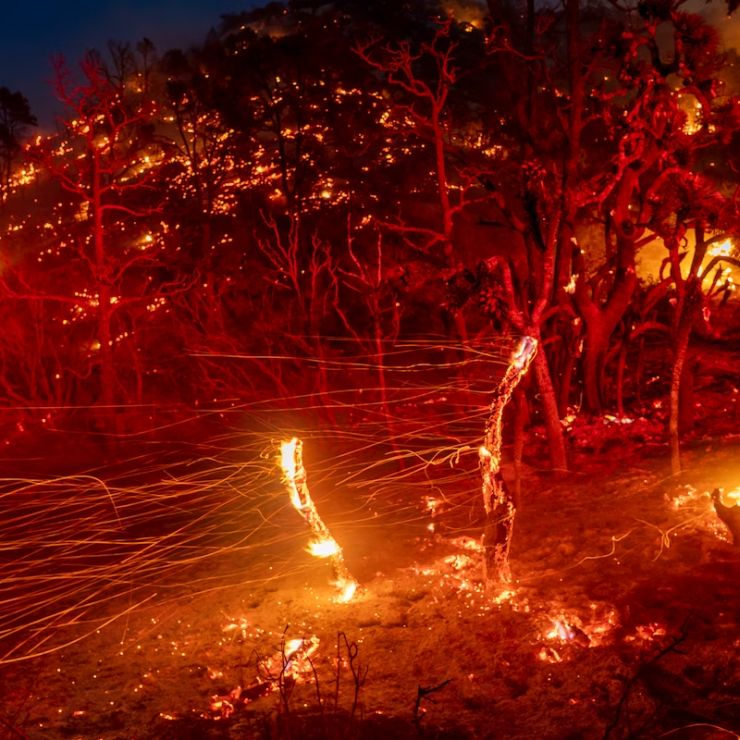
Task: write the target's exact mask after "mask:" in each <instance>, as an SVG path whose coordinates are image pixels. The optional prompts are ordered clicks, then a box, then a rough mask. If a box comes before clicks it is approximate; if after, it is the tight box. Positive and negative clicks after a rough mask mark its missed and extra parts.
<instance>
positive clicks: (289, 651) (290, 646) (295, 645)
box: [285, 637, 304, 658]
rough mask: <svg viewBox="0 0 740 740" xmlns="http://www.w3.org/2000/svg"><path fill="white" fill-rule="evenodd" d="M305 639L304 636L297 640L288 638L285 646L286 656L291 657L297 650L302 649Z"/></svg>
mask: <svg viewBox="0 0 740 740" xmlns="http://www.w3.org/2000/svg"><path fill="white" fill-rule="evenodd" d="M303 643H304V640H303V638H302V637H299V638H297V639H295V640H288V643H287V644H286V646H285V657H286V658H290V656H291V655H293V653H295V652H296V651H297V650H300V649H301V648H302V647H303Z"/></svg>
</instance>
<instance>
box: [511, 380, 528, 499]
mask: <svg viewBox="0 0 740 740" xmlns="http://www.w3.org/2000/svg"><path fill="white" fill-rule="evenodd" d="M514 403H515V404H516V409H515V414H514V505H515V506H517V507H519V506H520V505H521V501H522V455H523V453H524V430H525V428H526V427H527V424H528V422H529V406H528V405H527V394H526V393H525V392H524V391H523V390H521V388H519V389H517V390H516V391H515V393H514Z"/></svg>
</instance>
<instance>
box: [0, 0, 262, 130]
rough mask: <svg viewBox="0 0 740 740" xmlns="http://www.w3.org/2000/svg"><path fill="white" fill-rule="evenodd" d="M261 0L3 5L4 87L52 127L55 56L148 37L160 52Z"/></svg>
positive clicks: (0, 69) (40, 0) (193, 39)
mask: <svg viewBox="0 0 740 740" xmlns="http://www.w3.org/2000/svg"><path fill="white" fill-rule="evenodd" d="M262 4H264V3H262V2H259V0H71V1H70V2H62V1H60V0H37V1H36V2H33V1H31V2H10V3H7V4H4V7H3V22H2V25H1V26H0V87H1V86H5V87H8V88H10V90H11V91H15V90H20V91H21V92H22V93H23V94H24V95H25V96H26V97H27V98H28V99H29V101H30V103H31V108H32V111H33V113H34V114H35V115H36V116H37V117H38V118H39V122H40V123H41V124H42V125H43V126H45V127H49V126H51V125H52V122H53V120H54V114H55V112H58V111H59V105H58V103H57V101H56V100H55V99H54V97H53V95H52V93H51V90H50V88H49V86H48V84H47V83H46V81H47V80H49V79H50V77H51V63H50V58H51V56H52V55H54V54H57V53H59V52H61V53H63V54H64V55H65V56H66V57H67V58H68V60H69V61H76V60H78V59H80V58H81V57H82V56H83V55H84V53H85V50H86V49H88V48H98V49H100V50H101V51H104V50H105V47H106V44H107V42H108V40H109V39H116V40H120V41H130V42H132V44H135V43H136V42H137V41H139V40H141V38H143V37H144V36H147V37H148V38H150V39H151V40H152V41H153V42H154V44H155V45H156V47H157V51H158V52H159V53H162V52H164V51H166V50H167V49H170V48H173V47H184V48H187V47H188V46H189V45H190V44H193V43H198V42H200V41H202V40H203V39H204V38H205V35H206V34H207V33H208V30H209V29H210V28H211V27H212V26H217V25H218V23H219V20H220V16H221V14H223V13H230V12H236V11H240V10H245V9H249V8H251V7H255V6H259V5H262Z"/></svg>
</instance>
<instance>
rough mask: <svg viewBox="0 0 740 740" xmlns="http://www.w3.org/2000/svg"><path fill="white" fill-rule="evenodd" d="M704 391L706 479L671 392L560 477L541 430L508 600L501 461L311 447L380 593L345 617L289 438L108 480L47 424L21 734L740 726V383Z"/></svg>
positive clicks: (5, 693) (9, 602)
mask: <svg viewBox="0 0 740 740" xmlns="http://www.w3.org/2000/svg"><path fill="white" fill-rule="evenodd" d="M702 382H704V385H703V386H702V385H701V383H702ZM698 392H699V399H700V404H701V405H700V406H699V421H698V425H697V429H696V431H695V432H694V434H693V435H692V436H691V437H690V438H688V439H687V440H686V447H685V450H684V466H685V469H686V472H685V473H684V474H682V476H681V477H680V478H675V477H671V476H670V475H669V461H668V457H667V445H666V444H665V439H664V437H663V431H662V430H663V427H662V424H663V419H662V416H661V414H662V412H661V410H660V408H661V405H660V403H657V404H653V406H652V411H650V413H648V412H647V411H646V412H645V413H644V414H643V415H641V416H638V415H635V416H634V417H632V418H634V421H632V422H630V423H622V422H620V421H617V420H614V419H610V418H599V419H595V420H591V421H587V420H585V419H581V418H576V419H575V420H573V421H572V422H571V429H570V431H569V444H570V454H571V460H572V467H573V472H572V473H571V474H569V475H568V476H567V477H564V478H562V479H560V480H557V479H554V478H553V477H552V476H551V475H550V474H549V473H547V472H546V471H545V470H543V467H544V465H543V464H542V460H544V459H545V457H546V455H545V451H544V448H543V447H542V446H541V443H540V442H539V441H538V439H539V437H538V430H537V429H536V428H535V429H534V430H532V431H531V433H530V437H529V440H528V445H527V451H526V453H525V465H524V475H523V480H522V492H521V497H520V501H519V508H518V513H517V519H516V526H515V534H514V542H513V547H512V570H513V574H514V579H515V582H514V584H513V585H512V590H511V592H510V593H503V594H498V595H497V596H495V598H494V596H493V595H490V594H489V595H486V594H484V593H483V591H482V589H481V580H482V572H481V553H480V549H479V544H478V543H479V539H480V534H481V527H482V520H481V511H480V502H479V500H478V498H477V495H478V491H479V486H480V481H479V477H478V471H477V460H476V455H475V450H474V449H463V448H464V446H461V447H460V448H458V450H462V451H461V452H460V454H459V455H458V454H454V452H455V450H454V449H449V450H445V451H444V452H443V453H442V452H440V453H438V454H437V456H436V458H435V464H434V465H431V464H427V465H425V466H422V468H420V469H411V468H409V470H408V471H406V472H404V471H400V472H396V473H395V474H393V475H389V474H387V472H386V473H384V472H383V471H382V470H381V469H379V468H376V467H373V460H374V459H376V458H378V457H382V451H381V450H376V449H373V448H370V449H364V450H359V451H358V452H357V454H356V455H355V456H354V458H353V459H354V460H355V461H356V460H357V459H362V461H363V463H362V466H361V467H359V468H358V467H355V468H352V467H351V465H354V464H355V462H352V464H351V465H350V463H347V460H349V459H350V458H351V457H352V456H349V457H347V456H346V455H344V454H342V455H337V449H338V446H337V445H333V444H332V442H331V440H329V439H326V438H324V439H318V438H316V439H311V438H310V437H309V438H307V439H306V440H305V445H306V450H307V455H306V467H307V470H308V476H309V478H308V482H309V487H310V489H311V492H312V495H313V497H314V499H315V501H316V505H317V507H318V509H319V510H320V511H321V512H322V514H323V516H324V518H325V521H326V523H327V524H328V526H329V528H330V530H331V532H332V534H333V535H334V537H335V538H336V540H337V541H338V542H339V543H340V544H341V545H342V546H343V548H344V554H345V557H346V561H347V564H348V566H349V568H350V570H351V571H352V573H353V574H354V576H355V577H356V578H357V580H358V581H359V582H360V584H361V591H360V592H359V593H358V595H357V596H356V597H355V599H354V600H352V601H351V602H350V603H346V604H344V603H336V602H335V601H334V596H335V590H334V589H333V587H332V586H331V584H330V582H329V581H330V579H331V573H330V567H329V565H328V563H327V562H326V561H323V560H317V559H315V558H312V557H311V555H309V554H308V553H307V552H306V551H305V547H306V545H307V543H308V540H309V537H310V533H309V532H308V531H307V530H306V528H305V524H304V522H303V521H302V519H301V518H300V516H298V515H297V513H296V512H295V510H293V509H292V508H291V506H290V502H289V500H288V497H287V494H286V493H285V490H284V487H283V486H282V485H281V483H280V474H279V469H278V467H277V462H276V458H277V447H276V445H277V442H276V440H278V439H279V435H277V434H276V435H275V436H274V439H272V440H271V439H270V435H269V434H266V433H260V434H251V433H249V434H248V433H245V432H244V431H243V430H242V431H238V430H237V431H235V430H234V429H233V428H232V429H222V430H220V431H218V429H217V428H216V427H214V426H213V425H211V426H210V427H209V429H208V442H207V443H205V442H202V441H199V442H198V443H197V444H193V445H191V446H190V447H188V446H187V445H184V444H183V443H182V441H180V442H179V443H178V444H173V445H172V446H171V447H168V446H167V445H166V444H164V443H162V441H161V439H160V440H157V441H156V445H155V446H156V449H154V450H152V444H154V443H153V442H152V441H151V440H149V441H148V442H147V443H146V444H143V446H142V444H141V443H137V444H138V445H139V446H138V447H136V448H134V447H131V448H130V449H129V450H128V452H127V453H126V455H124V459H123V460H122V461H118V462H116V463H113V462H111V463H105V462H104V460H103V458H104V457H105V455H106V454H107V452H106V451H105V450H97V452H96V451H95V449H94V448H92V447H90V448H89V449H88V448H87V447H86V446H85V444H86V443H85V441H84V440H81V441H80V443H79V444H78V445H77V447H76V452H77V454H76V457H75V459H70V456H69V455H67V456H66V457H65V450H66V449H67V448H66V446H65V440H60V439H58V437H55V436H54V434H53V433H52V432H45V433H44V435H45V436H44V437H43V438H44V439H45V440H47V447H46V449H47V451H48V454H47V455H46V462H45V463H44V465H45V466H46V467H47V468H48V470H47V471H46V473H47V475H43V476H36V477H35V478H29V476H27V475H25V476H22V475H20V471H21V469H23V468H24V467H25V468H26V469H28V468H29V467H33V466H34V465H40V463H37V462H34V461H33V460H32V459H30V458H33V454H32V451H33V449H34V444H36V443H37V442H35V441H34V440H26V441H25V442H24V443H23V444H25V445H26V447H25V448H24V447H23V446H22V444H21V443H15V445H14V446H13V445H9V447H13V451H14V454H16V457H15V458H14V459H15V462H12V465H13V466H15V468H17V470H18V471H19V473H18V474H17V476H16V477H17V480H15V481H11V480H10V478H9V479H8V480H7V481H6V482H5V488H4V489H3V493H2V499H1V500H2V502H3V506H4V511H5V515H4V517H3V522H2V525H1V526H2V528H3V530H4V534H3V537H2V540H3V542H4V543H5V547H4V548H3V552H2V553H1V555H2V560H0V564H1V565H2V582H0V586H1V587H2V589H3V592H2V599H3V603H4V607H3V610H4V616H3V619H2V621H3V624H2V628H3V638H4V639H3V641H2V647H3V656H4V659H3V663H2V665H0V689H1V690H0V718H1V719H0V738H29V739H30V740H36V739H37V738H49V739H54V740H56V739H57V738H58V739H60V740H61V739H62V738H64V739H67V738H83V739H85V740H87V739H88V738H90V739H92V738H104V739H105V740H114V739H116V740H118V739H120V740H123V739H124V738H125V739H130V738H137V739H140V740H145V739H149V738H151V739H154V738H162V739H164V738H172V739H175V738H188V739H193V740H194V739H196V738H214V739H215V738H265V739H266V738H344V737H348V738H376V737H382V738H407V737H415V736H417V735H421V736H424V737H430V738H501V739H505V738H511V739H512V740H513V739H515V738H516V739H517V740H518V739H522V740H523V739H525V738H527V739H530V738H539V739H541V740H566V739H569V740H579V739H583V740H586V739H589V740H590V739H591V738H595V739H600V738H658V737H668V738H673V739H674V740H676V739H678V738H684V739H686V738H732V737H737V735H738V734H740V662H739V661H738V652H739V649H740V590H739V589H738V582H739V579H740V550H738V548H735V547H734V546H733V545H732V543H731V537H730V534H729V532H728V530H727V527H726V526H725V525H724V523H723V522H722V521H720V520H719V518H718V517H717V515H716V513H715V510H714V507H713V503H712V500H711V496H710V494H711V492H712V491H713V490H714V489H715V488H722V489H724V492H725V495H726V496H729V494H730V493H731V492H732V491H733V490H734V489H736V488H738V487H739V486H740V456H739V454H738V453H739V451H740V422H739V421H738V420H737V419H736V417H735V410H734V398H733V396H732V389H731V387H728V386H727V384H723V383H722V382H717V381H716V380H714V379H712V378H710V377H709V376H707V378H706V379H705V380H704V381H702V380H701V378H700V382H699V389H698ZM358 447H359V446H358ZM140 448H141V449H140ZM184 452H186V453H187V454H184ZM376 453H377V454H376ZM96 455H97V456H99V458H100V459H97V460H96V461H95V462H96V463H97V464H96V465H94V466H91V465H90V459H91V458H93V457H96ZM24 456H25V457H26V459H25V460H23V459H22V458H23V457H24ZM8 460H9V463H8V464H9V465H11V460H10V457H9V458H8ZM84 461H86V464H87V466H88V467H86V468H82V467H80V466H81V465H82V464H83V462H84ZM345 464H346V467H344V468H343V467H342V466H343V465H345ZM55 465H56V466H57V471H53V468H54V466H55ZM75 468H78V469H75ZM82 469H84V470H85V475H84V476H83V475H80V474H79V470H82ZM133 470H135V471H136V472H135V473H134V472H132V471H133ZM52 472H54V474H52ZM62 472H63V473H64V474H65V476H66V477H60V475H61V473H62ZM383 475H386V478H385V480H384V481H383V480H382V477H383ZM504 475H505V477H506V478H507V479H508V480H512V479H513V470H512V467H511V465H507V466H506V467H505V468H504ZM21 479H22V484H21V483H19V480H21ZM725 501H726V502H727V503H728V504H730V505H731V504H732V503H733V502H734V501H733V499H732V498H731V497H728V498H726V499H725ZM24 517H25V518H24ZM28 656H35V657H28Z"/></svg>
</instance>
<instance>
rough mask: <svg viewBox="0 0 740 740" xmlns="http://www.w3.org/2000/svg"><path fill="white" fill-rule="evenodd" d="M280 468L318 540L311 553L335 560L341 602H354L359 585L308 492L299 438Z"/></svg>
mask: <svg viewBox="0 0 740 740" xmlns="http://www.w3.org/2000/svg"><path fill="white" fill-rule="evenodd" d="M280 465H281V467H282V470H283V481H284V482H285V484H286V486H287V487H288V493H289V494H290V500H291V502H292V504H293V506H294V507H295V508H296V509H297V510H298V511H299V512H300V513H301V515H302V516H303V518H304V519H305V520H306V522H307V524H308V526H309V527H311V531H312V532H313V534H314V537H315V539H314V540H313V541H312V542H311V543H309V546H308V551H309V552H310V553H311V554H312V555H314V556H316V557H318V558H331V564H332V568H333V570H334V580H333V581H332V585H334V587H335V588H336V589H337V591H338V594H337V597H336V599H337V601H340V602H347V601H350V600H351V599H352V597H353V596H354V595H355V592H356V591H357V586H358V583H357V581H356V580H355V579H354V578H353V577H352V574H351V573H350V572H349V570H348V569H347V566H346V564H345V562H344V557H343V556H342V548H341V547H339V545H338V544H337V542H336V540H335V539H334V538H333V537H332V536H331V534H330V532H329V530H328V528H327V526H326V525H325V524H324V522H323V521H322V520H321V517H320V516H319V513H318V511H317V510H316V506H315V505H314V502H313V499H312V498H311V494H310V493H309V492H308V486H307V485H306V470H305V468H304V467H303V443H302V442H301V441H300V440H299V439H297V438H295V437H294V438H293V439H291V440H290V442H283V444H282V447H281V459H280Z"/></svg>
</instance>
